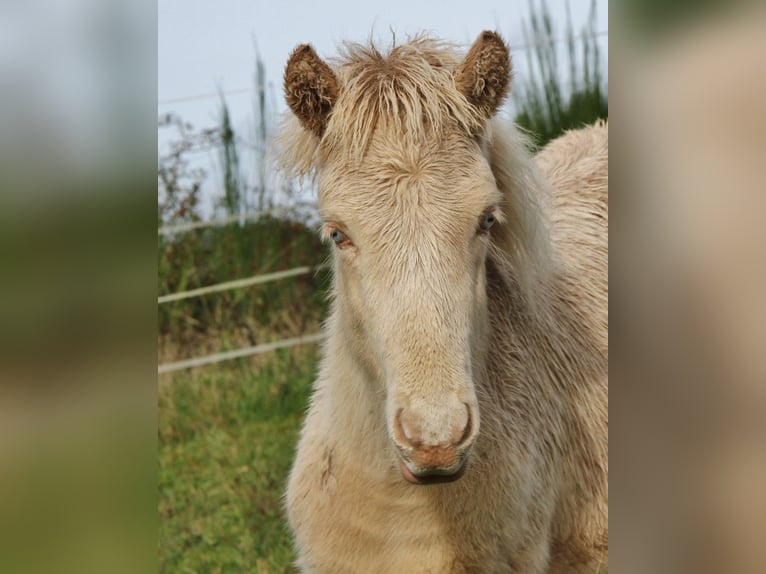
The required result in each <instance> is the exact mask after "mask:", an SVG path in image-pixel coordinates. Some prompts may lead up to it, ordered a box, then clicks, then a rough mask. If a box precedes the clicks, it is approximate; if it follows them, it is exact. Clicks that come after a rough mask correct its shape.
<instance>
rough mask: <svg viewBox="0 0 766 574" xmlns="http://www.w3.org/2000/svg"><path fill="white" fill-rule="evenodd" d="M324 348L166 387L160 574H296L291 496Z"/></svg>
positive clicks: (171, 379)
mask: <svg viewBox="0 0 766 574" xmlns="http://www.w3.org/2000/svg"><path fill="white" fill-rule="evenodd" d="M316 356H317V347H316V346H314V345H311V346H307V347H298V348H293V349H287V350H283V351H280V352H277V353H275V354H273V355H271V356H269V357H268V358H264V359H259V358H255V359H243V360H237V361H230V362H228V363H223V364H222V365H220V366H216V367H209V368H203V369H199V370H195V371H189V372H181V373H177V374H175V375H166V376H163V377H161V378H160V381H159V388H158V403H159V411H160V417H159V423H158V424H159V445H158V448H159V453H158V456H159V501H158V512H159V519H160V532H159V557H158V561H159V564H158V566H159V568H158V569H159V571H161V572H174V573H175V572H221V573H225V572H232V573H234V572H246V571H249V572H253V571H255V572H259V573H261V572H263V573H277V572H280V573H281V572H291V571H292V570H291V566H290V564H291V562H292V561H293V559H294V554H293V550H292V544H291V539H290V534H289V531H288V528H287V524H286V522H285V518H284V512H283V505H282V493H283V492H284V489H285V485H286V480H287V476H288V472H289V470H290V465H291V462H292V458H293V454H294V450H295V445H296V443H297V439H298V432H299V430H300V423H301V420H302V416H303V412H304V411H305V408H306V405H307V400H308V393H309V389H310V385H311V382H312V380H313V378H314V373H315V368H316V367H315V365H316Z"/></svg>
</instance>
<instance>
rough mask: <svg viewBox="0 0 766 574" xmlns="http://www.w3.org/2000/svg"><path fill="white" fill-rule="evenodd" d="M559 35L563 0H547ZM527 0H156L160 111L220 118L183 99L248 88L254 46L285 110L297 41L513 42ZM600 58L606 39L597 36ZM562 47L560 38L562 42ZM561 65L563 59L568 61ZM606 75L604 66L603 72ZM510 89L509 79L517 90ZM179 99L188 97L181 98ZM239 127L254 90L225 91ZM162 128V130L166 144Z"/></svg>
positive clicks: (202, 103)
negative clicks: (418, 38) (421, 38)
mask: <svg viewBox="0 0 766 574" xmlns="http://www.w3.org/2000/svg"><path fill="white" fill-rule="evenodd" d="M607 1H608V0H597V9H598V24H597V26H596V28H597V30H598V31H604V30H608V24H607V22H608V5H607ZM590 3H591V2H590V0H571V2H570V6H571V13H572V20H573V23H574V27H575V30H576V31H577V32H579V31H580V30H581V28H582V26H583V25H584V24H585V22H586V21H587V17H588V13H589V10H590ZM548 6H549V8H550V11H551V13H552V15H553V17H554V20H555V23H556V24H557V26H558V29H559V30H560V32H559V34H563V33H564V30H565V23H566V9H565V6H566V5H565V3H564V1H563V0H548ZM528 11H529V4H528V2H527V1H526V0H505V1H499V0H494V1H493V0H383V1H378V2H359V1H358V0H357V1H349V0H286V1H281V2H280V1H278V0H219V1H217V2H213V1H211V0H159V2H158V26H159V28H158V78H157V92H158V93H157V99H158V112H159V113H164V112H169V111H174V112H176V113H178V114H180V115H181V116H182V117H183V118H184V119H186V120H187V121H190V122H191V123H192V124H194V125H195V126H196V127H209V126H212V125H214V124H215V122H216V118H217V115H218V110H219V99H218V98H217V97H208V98H200V99H185V98H189V97H192V96H198V95H205V94H211V93H213V94H214V93H216V92H217V91H218V89H222V90H224V91H225V92H226V91H235V90H243V89H251V88H252V86H253V70H254V65H255V47H254V45H255V44H257V47H258V50H259V52H260V54H261V57H262V59H263V61H264V63H265V66H266V76H267V78H268V84H269V86H270V87H269V92H270V94H271V97H272V102H271V104H272V109H275V110H276V111H277V112H279V111H282V110H284V109H285V105H284V102H283V99H282V97H281V75H282V71H283V67H284V65H285V62H286V61H287V57H288V55H289V54H290V51H291V50H292V49H293V48H294V47H295V46H296V45H298V44H301V43H304V42H308V43H311V44H313V45H314V47H315V48H316V49H317V52H318V53H319V55H320V56H322V57H328V56H333V55H335V53H336V46H337V45H338V44H339V43H341V42H342V41H344V40H355V41H365V40H367V39H368V38H369V37H370V35H371V34H372V36H373V37H374V38H377V39H379V40H380V41H381V43H382V44H383V45H386V44H387V43H389V42H390V39H391V30H393V31H394V32H395V33H396V38H397V41H401V39H403V38H405V37H406V36H407V35H412V34H415V33H417V32H421V31H428V32H430V33H431V34H432V35H434V36H436V37H439V38H443V39H446V40H451V41H454V42H458V43H462V44H470V43H471V42H472V41H473V40H474V39H475V38H476V37H477V36H478V34H479V33H480V32H481V31H482V30H485V29H494V30H497V31H499V32H500V33H501V34H502V35H503V36H504V37H505V39H506V41H507V42H508V43H509V44H510V45H511V47H512V48H513V46H518V45H520V44H523V43H524V37H523V34H522V19H527V15H528ZM598 41H599V44H600V45H601V54H602V57H603V60H604V65H605V66H606V63H607V43H608V37H607V36H601V37H599V39H598ZM562 49H563V46H562ZM512 56H514V74H515V77H516V79H517V81H518V78H520V77H521V78H523V77H524V75H525V74H526V68H527V66H526V61H525V54H524V53H523V51H522V50H513V49H512ZM564 67H565V66H562V68H564ZM605 75H606V74H605ZM511 97H513V87H512V88H511ZM181 99H183V100H184V101H178V100H181ZM226 99H227V102H228V104H229V107H230V110H231V114H232V119H233V124H234V128H235V130H237V131H239V132H240V133H247V134H249V133H252V124H253V119H252V118H253V114H252V109H253V100H252V94H251V93H248V92H243V93H236V94H230V95H227V96H226ZM163 140H164V135H163V134H162V133H161V134H160V139H159V145H160V149H162V145H163Z"/></svg>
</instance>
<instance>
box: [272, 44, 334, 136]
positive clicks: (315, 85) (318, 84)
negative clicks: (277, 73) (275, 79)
mask: <svg viewBox="0 0 766 574" xmlns="http://www.w3.org/2000/svg"><path fill="white" fill-rule="evenodd" d="M285 99H286V100H287V105H289V106H290V109H291V110H292V111H293V113H294V114H295V115H296V116H297V117H298V120H300V122H301V125H302V126H303V127H304V128H306V129H307V130H309V131H310V132H313V133H315V134H316V135H317V136H319V137H320V138H321V137H322V134H324V130H325V127H327V121H328V120H329V118H330V112H332V108H333V106H334V105H335V101H336V100H337V99H338V78H336V77H335V74H334V73H333V71H332V69H331V68H330V66H328V65H327V64H326V63H325V62H324V61H323V60H322V59H321V58H320V57H319V56H317V53H316V52H315V51H314V48H312V47H311V46H309V45H308V44H303V45H301V46H298V47H297V48H296V49H295V50H294V51H293V53H292V54H291V55H290V59H289V60H288V62H287V66H286V67H285Z"/></svg>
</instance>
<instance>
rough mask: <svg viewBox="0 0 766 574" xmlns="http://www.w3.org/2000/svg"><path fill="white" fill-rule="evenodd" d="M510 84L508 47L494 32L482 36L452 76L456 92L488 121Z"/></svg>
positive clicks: (487, 32)
mask: <svg viewBox="0 0 766 574" xmlns="http://www.w3.org/2000/svg"><path fill="white" fill-rule="evenodd" d="M510 83H511V55H510V53H509V51H508V46H506V45H505V42H504V41H503V39H502V38H501V37H500V35H499V34H498V33H497V32H491V31H488V30H487V31H484V32H482V33H481V35H480V36H479V38H478V39H477V40H476V41H475V42H474V43H473V46H471V49H470V50H468V53H467V54H466V56H465V59H463V61H462V62H461V64H460V66H458V68H457V71H456V72H455V85H456V86H457V89H458V90H460V92H461V93H462V94H463V95H464V96H465V97H466V98H467V99H468V101H469V102H471V104H473V105H474V106H475V107H476V108H478V110H479V111H480V112H481V114H482V115H483V116H484V117H485V118H490V117H491V116H492V115H493V114H494V113H495V112H496V111H497V109H498V108H499V107H500V104H502V103H503V99H504V98H505V96H506V95H507V94H508V88H509V85H510Z"/></svg>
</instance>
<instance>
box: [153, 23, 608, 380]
mask: <svg viewBox="0 0 766 574" xmlns="http://www.w3.org/2000/svg"><path fill="white" fill-rule="evenodd" d="M608 33H609V32H608V30H602V31H600V32H596V33H593V34H590V33H585V34H581V35H578V36H575V38H576V39H580V38H582V37H586V36H589V37H592V38H596V37H600V36H606V35H608ZM575 38H573V39H575ZM568 40H569V38H555V39H552V40H550V41H548V42H529V43H526V44H518V45H512V46H510V49H511V51H522V50H526V49H529V48H532V47H534V46H537V45H540V44H545V43H551V44H556V43H561V42H566V41H568ZM252 91H253V89H251V88H242V89H236V90H229V91H224V92H217V93H209V94H199V95H194V96H186V97H181V98H172V99H165V100H160V101H158V105H168V104H174V103H181V102H187V101H194V100H202V99H208V98H214V97H221V96H222V95H233V94H244V93H251V92H252ZM310 206H313V204H296V205H295V206H290V207H283V208H275V209H272V210H266V211H262V212H252V213H245V214H240V215H233V216H230V217H225V218H219V219H212V220H207V221H199V222H190V223H184V224H178V225H166V226H162V227H160V228H159V229H158V235H160V236H167V235H174V234H178V233H186V232H190V231H194V230H198V229H204V228H207V227H213V226H221V225H228V224H232V223H237V222H239V223H240V224H242V223H244V222H245V221H250V220H256V219H258V218H259V217H261V216H263V215H279V214H285V213H289V212H290V211H291V210H295V209H296V208H298V207H310ZM325 267H326V265H317V266H303V267H296V268H293V269H285V270H282V271H276V272H272V273H266V274H261V275H254V276H252V277H247V278H243V279H236V280H233V281H226V282H223V283H218V284H215V285H209V286H206V287H200V288H197V289H192V290H189V291H182V292H178V293H169V294H166V295H162V296H160V297H158V298H157V304H158V305H162V304H164V303H169V302H172V301H180V300H183V299H188V298H191V297H201V296H204V295H207V294H209V293H216V292H220V291H226V290H229V289H241V288H245V287H250V286H253V285H258V284H262V283H267V282H270V281H278V280H281V279H286V278H289V277H296V276H299V275H305V274H307V273H311V272H314V271H318V270H320V269H323V268H325ZM323 338H324V335H323V334H321V333H312V334H308V335H303V336H300V337H295V338H291V339H285V340H282V341H275V342H271V343H266V344H262V345H256V346H254V347H246V348H241V349H236V350H232V351H226V352H222V353H215V354H212V355H206V356H202V357H195V358H192V359H186V360H183V361H177V362H173V363H165V364H162V365H158V368H157V372H158V373H169V372H173V371H177V370H181V369H188V368H193V367H198V366H203V365H209V364H214V363H218V362H221V361H227V360H230V359H236V358H241V357H248V356H252V355H257V354H260V353H267V352H271V351H274V350H276V349H282V348H289V347H294V346H296V345H305V344H312V343H317V342H319V341H321V340H322V339H323Z"/></svg>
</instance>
